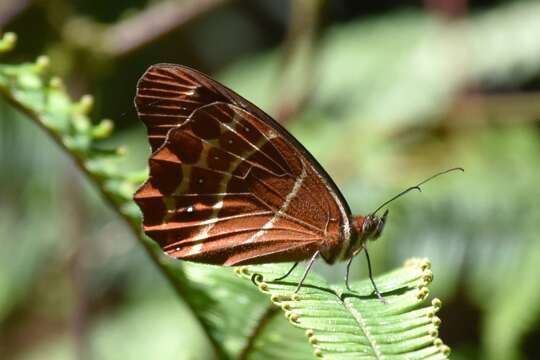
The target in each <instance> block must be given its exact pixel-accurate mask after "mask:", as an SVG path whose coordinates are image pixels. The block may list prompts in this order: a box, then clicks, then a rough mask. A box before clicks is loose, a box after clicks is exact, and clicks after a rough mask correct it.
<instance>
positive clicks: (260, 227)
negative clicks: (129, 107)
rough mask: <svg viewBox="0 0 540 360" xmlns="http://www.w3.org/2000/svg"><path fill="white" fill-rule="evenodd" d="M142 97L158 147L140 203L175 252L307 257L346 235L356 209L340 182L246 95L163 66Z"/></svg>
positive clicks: (233, 260) (223, 257) (152, 73)
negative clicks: (352, 210)
mask: <svg viewBox="0 0 540 360" xmlns="http://www.w3.org/2000/svg"><path fill="white" fill-rule="evenodd" d="M135 101H136V105H137V109H138V112H139V116H140V118H141V119H142V120H143V121H144V122H145V124H146V125H147V128H148V133H149V138H150V143H151V145H152V149H153V150H155V151H154V153H153V154H152V156H151V158H150V161H149V165H150V178H149V180H148V181H147V182H146V183H145V184H144V185H143V186H142V187H141V188H140V189H139V190H138V191H137V193H136V195H135V201H136V202H137V203H138V204H139V206H140V207H141V209H142V212H143V216H144V220H143V224H144V230H145V232H146V233H147V234H148V235H149V236H150V237H152V238H153V239H155V240H156V241H157V242H158V243H159V244H160V246H161V247H162V248H163V249H164V250H165V252H167V253H168V254H170V255H171V256H174V257H177V258H181V259H186V260H192V261H198V262H206V263H213V264H225V265H236V264H251V263H264V262H279V261H300V260H303V259H306V258H308V257H310V256H311V255H312V254H313V253H314V252H315V251H317V250H320V249H321V248H324V247H328V248H330V247H333V248H335V249H337V246H336V243H338V242H340V241H341V242H345V243H346V242H347V241H348V240H349V238H350V234H349V233H348V231H349V223H348V221H349V210H348V207H347V205H346V204H345V203H344V201H342V198H341V195H340V194H339V192H337V193H336V191H337V190H334V189H333V187H335V185H333V183H332V182H331V180H329V178H328V179H326V178H325V176H326V177H327V175H326V174H325V173H324V172H321V169H320V166H319V165H318V164H317V163H316V162H315V161H314V160H313V158H312V157H311V156H310V155H309V154H307V152H306V151H305V150H304V149H303V148H302V147H301V145H299V144H298V143H297V142H296V141H294V140H291V139H292V137H291V136H290V135H289V134H288V133H286V131H285V130H284V129H283V128H281V127H280V126H279V125H278V124H277V123H276V122H275V121H273V120H271V119H270V118H269V117H268V116H267V115H266V114H264V112H262V111H261V110H259V109H257V108H256V107H255V106H254V105H252V104H251V103H249V102H248V101H247V100H245V99H243V98H241V97H240V96H239V95H237V94H235V93H234V92H232V91H231V90H229V89H227V88H225V87H224V86H222V85H220V84H219V83H217V82H215V81H213V80H211V79H209V78H207V77H206V76H204V75H202V74H200V73H198V72H196V71H194V70H191V69H189V68H185V67H180V66H177V65H169V64H166V65H155V66H153V67H151V68H150V69H149V70H148V71H147V73H146V74H145V75H143V77H142V78H141V80H140V81H139V85H138V92H137V96H136V99H135ZM345 245H346V244H345Z"/></svg>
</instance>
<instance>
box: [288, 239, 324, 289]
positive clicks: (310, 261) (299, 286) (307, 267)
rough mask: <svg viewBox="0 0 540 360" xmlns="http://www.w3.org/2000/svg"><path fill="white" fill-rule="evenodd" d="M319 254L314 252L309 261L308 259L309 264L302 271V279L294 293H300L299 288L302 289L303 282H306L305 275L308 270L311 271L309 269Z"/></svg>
mask: <svg viewBox="0 0 540 360" xmlns="http://www.w3.org/2000/svg"><path fill="white" fill-rule="evenodd" d="M319 254H320V251H318V250H317V251H316V252H315V254H313V256H312V257H311V259H309V262H308V264H307V266H306V270H305V271H304V274H303V275H302V278H301V279H300V282H299V283H298V286H297V287H296V290H294V293H295V294H296V293H298V291H300V288H301V287H302V284H303V283H304V280H306V276H307V274H308V273H309V270H310V269H311V267H312V266H313V263H314V262H315V260H317V257H318V256H319Z"/></svg>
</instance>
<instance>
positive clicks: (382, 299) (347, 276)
mask: <svg viewBox="0 0 540 360" xmlns="http://www.w3.org/2000/svg"><path fill="white" fill-rule="evenodd" d="M361 250H364V252H365V253H366V259H367V264H368V274H369V280H371V284H372V285H373V289H374V291H375V294H376V295H377V297H378V298H379V300H381V301H382V302H383V303H385V304H386V300H385V299H384V297H383V296H382V294H381V292H380V291H379V289H377V285H376V284H375V280H373V273H372V271H371V261H370V259H369V253H368V252H367V248H366V247H364V248H360V249H358V250H356V251H355V252H354V253H353V255H352V256H351V258H350V259H349V261H348V262H347V271H346V273H345V287H346V288H347V290H349V291H354V290H353V289H351V286H350V285H349V272H350V269H351V264H352V261H353V259H354V257H355V256H356V255H357V254H358V253H359V252H360V251H361Z"/></svg>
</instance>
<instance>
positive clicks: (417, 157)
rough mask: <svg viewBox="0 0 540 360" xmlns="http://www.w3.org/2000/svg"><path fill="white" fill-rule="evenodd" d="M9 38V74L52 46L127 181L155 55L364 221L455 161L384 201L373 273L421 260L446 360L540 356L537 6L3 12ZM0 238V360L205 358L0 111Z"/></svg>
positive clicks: (199, 337) (116, 238)
mask: <svg viewBox="0 0 540 360" xmlns="http://www.w3.org/2000/svg"><path fill="white" fill-rule="evenodd" d="M0 30H1V31H2V32H4V31H13V32H15V33H17V35H18V39H19V40H18V46H17V48H16V50H15V51H13V52H11V53H8V54H5V55H2V59H1V60H0V61H1V62H3V63H6V62H7V63H18V62H23V61H33V60H34V59H35V58H37V57H38V56H39V55H42V54H46V55H48V56H49V57H50V61H51V72H53V73H55V74H58V75H60V76H61V77H62V78H64V79H65V82H66V85H67V88H68V89H69V92H70V93H71V94H72V95H73V96H74V97H76V98H77V97H80V96H81V95H83V94H87V93H90V94H93V95H94V97H95V107H94V110H93V113H92V117H93V118H94V119H96V120H97V119H101V118H111V119H113V120H114V122H115V124H116V128H117V131H116V133H115V134H116V135H115V137H114V139H113V142H114V144H125V145H126V148H127V155H126V161H125V166H126V169H128V168H129V169H137V168H143V167H144V166H145V163H146V157H147V156H148V155H149V146H148V144H147V141H146V139H145V132H144V129H143V127H142V125H141V123H139V121H138V120H137V117H136V114H135V111H134V107H133V96H134V92H135V85H136V82H137V80H138V78H139V77H140V76H141V74H142V73H143V72H144V71H145V69H146V68H147V67H148V66H149V65H151V64H154V63H158V62H172V63H179V64H185V65H189V66H192V67H194V68H196V69H199V70H201V71H203V72H205V73H208V74H211V75H212V76H214V77H215V78H217V79H219V80H221V81H222V82H224V83H225V84H226V85H228V86H229V87H231V88H233V89H235V90H236V91H238V92H239V93H240V94H242V95H243V96H245V97H246V98H248V99H250V100H251V101H253V102H254V103H256V104H258V105H260V106H261V107H262V108H263V109H264V110H266V111H268V112H269V113H270V114H272V115H273V116H275V117H276V118H277V119H278V120H280V121H282V122H283V123H284V124H285V126H286V127H287V128H288V129H289V130H290V131H291V132H292V133H293V134H294V135H295V136H296V137H297V138H298V139H299V140H300V141H301V142H302V143H303V144H304V145H305V146H306V147H307V148H308V149H309V150H310V151H311V152H312V153H313V155H314V156H315V157H316V158H317V159H319V161H320V162H321V164H322V165H323V166H324V167H325V168H326V169H327V170H328V172H329V173H330V174H331V176H332V177H333V178H334V180H335V181H336V183H337V184H338V185H339V187H340V188H341V189H342V192H343V194H344V195H345V197H346V198H347V200H348V201H349V203H350V205H351V208H352V209H353V212H355V213H367V212H369V211H371V210H373V209H374V208H375V207H377V205H378V204H380V203H381V202H383V201H384V200H386V199H387V198H388V197H390V196H391V195H393V194H394V193H395V192H397V191H399V190H401V189H403V188H405V187H407V186H410V185H412V184H414V183H415V182H417V181H418V180H420V179H422V178H424V177H426V176H428V175H430V174H432V173H435V172H437V171H439V170H443V169H445V168H448V167H453V166H463V167H464V168H465V169H466V172H465V173H464V174H458V173H456V174H452V175H448V176H446V177H443V178H440V179H437V180H436V181H433V182H431V183H429V184H426V185H425V187H424V189H423V190H424V191H423V192H422V193H411V194H409V195H407V196H406V197H404V198H402V199H400V200H398V201H396V202H395V203H393V204H392V205H391V206H390V215H389V221H388V224H387V227H386V230H385V233H384V235H383V237H382V238H381V239H380V240H379V241H378V242H377V243H374V244H373V245H372V246H371V256H372V258H373V259H372V260H373V262H374V267H375V269H374V270H375V272H376V273H381V272H383V271H385V270H388V269H390V268H393V267H395V266H397V265H399V264H401V263H402V262H403V261H405V259H407V258H409V257H413V256H426V257H428V258H429V259H430V260H431V261H432V264H433V272H434V274H435V280H434V282H433V284H432V285H431V286H430V289H431V292H432V294H434V295H436V296H437V297H439V298H440V299H441V300H442V302H443V308H442V312H441V313H440V314H439V315H440V317H441V318H442V321H443V324H442V327H441V334H440V336H441V337H442V339H443V340H444V341H445V343H446V344H448V345H449V346H450V347H451V348H452V354H453V358H454V359H477V358H483V359H507V360H512V359H533V358H538V357H540V348H539V346H538V343H539V341H540V281H539V276H540V265H539V264H540V237H539V233H540V232H539V230H540V229H539V224H540V207H539V202H540V186H539V184H540V126H539V125H540V3H539V2H535V1H503V0H500V1H474V2H473V1H467V0H460V1H448V0H425V1H355V0H350V1H345V0H341V1H338V0H335V1H331V0H327V1H323V0H320V1H315V0H313V1H310V0H297V1H270V0H257V1H240V0H237V1H224V0H203V1H187V0H186V1H180V0H178V1H173V0H164V1H157V0H156V1H143V0H136V1H128V0H121V1H119V0H117V1H106V0H92V1H91V0H77V1H68V0H51V1H37V0H35V1H31V0H1V2H0ZM110 145H112V144H111V143H110V142H109V143H106V144H104V146H110ZM0 244H1V247H0V358H2V359H73V358H78V359H91V358H95V359H128V358H129V359H148V358H154V359H173V358H174V359H207V358H208V359H211V358H212V356H213V355H212V354H213V353H212V352H211V350H210V348H209V344H208V339H206V338H205V336H204V334H203V333H202V332H201V331H200V329H199V328H198V324H197V323H196V322H195V321H194V320H193V315H192V314H191V313H190V312H189V310H188V309H187V307H185V306H184V305H183V303H182V301H181V300H179V299H178V297H177V296H176V295H175V294H174V293H173V291H172V290H171V289H170V287H169V285H168V283H167V282H166V280H165V279H164V278H163V277H162V275H161V274H160V273H158V272H157V271H156V268H155V266H153V265H152V264H151V262H150V261H149V259H148V257H147V255H146V254H145V253H144V252H143V250H142V248H141V246H140V245H139V244H138V243H137V242H136V241H134V239H133V238H132V236H131V233H130V232H129V231H127V228H126V226H125V225H124V224H123V223H122V222H121V221H120V220H119V219H118V217H117V215H116V214H114V213H113V212H112V211H110V210H109V209H108V208H107V207H106V206H105V205H104V203H103V201H102V200H101V199H100V198H99V197H98V196H97V194H96V193H95V191H94V189H92V188H91V187H90V186H88V184H87V183H86V182H85V181H84V180H83V179H82V177H81V176H80V175H79V173H78V171H77V169H76V168H75V167H74V166H73V165H72V164H71V162H70V161H68V159H67V157H66V156H65V155H64V154H62V153H61V152H60V151H59V150H58V148H57V146H55V144H53V142H52V141H50V140H49V139H48V138H47V137H46V136H45V135H44V133H43V132H42V131H41V130H40V129H38V128H37V127H36V126H35V124H33V123H31V122H30V121H28V119H26V118H25V117H24V116H22V115H20V114H19V113H17V112H15V111H14V110H13V109H12V108H11V107H10V106H9V105H7V104H6V103H4V102H2V101H0ZM354 264H355V265H354V275H355V277H364V276H366V268H365V264H364V262H363V259H358V260H357V261H356V262H355V263H354ZM224 271H226V270H224ZM319 271H320V272H323V273H326V274H327V277H328V278H330V279H332V280H334V281H342V275H343V266H335V267H332V268H329V267H327V266H324V265H319Z"/></svg>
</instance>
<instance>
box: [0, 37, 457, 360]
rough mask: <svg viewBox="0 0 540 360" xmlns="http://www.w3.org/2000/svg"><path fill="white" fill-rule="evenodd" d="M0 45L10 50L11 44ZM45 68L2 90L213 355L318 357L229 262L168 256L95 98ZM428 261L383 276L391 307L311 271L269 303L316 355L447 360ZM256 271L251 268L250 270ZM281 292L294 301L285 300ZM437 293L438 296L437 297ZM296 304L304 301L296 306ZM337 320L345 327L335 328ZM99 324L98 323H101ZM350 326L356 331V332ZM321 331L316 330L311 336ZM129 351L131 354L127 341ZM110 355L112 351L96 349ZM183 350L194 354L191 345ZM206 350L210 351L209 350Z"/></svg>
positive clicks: (44, 62)
mask: <svg viewBox="0 0 540 360" xmlns="http://www.w3.org/2000/svg"><path fill="white" fill-rule="evenodd" d="M14 41H15V40H14V36H13V33H7V34H6V35H5V36H4V38H3V39H2V40H0V45H2V44H6V43H7V44H8V45H10V44H12V43H14ZM4 48H5V49H10V48H11V46H5V47H4ZM48 66H49V59H48V58H47V57H45V56H40V57H39V58H38V59H37V61H36V62H35V63H30V64H20V65H17V64H16V65H0V93H1V94H2V95H3V96H4V98H5V99H6V100H7V102H8V103H9V104H10V105H12V106H13V107H14V108H16V109H18V110H19V111H20V112H22V113H23V114H25V115H26V116H28V117H29V118H30V119H32V120H33V121H34V122H35V123H36V124H37V125H40V126H41V127H43V129H44V130H45V131H46V132H47V133H48V134H49V135H50V137H51V138H52V139H54V140H55V141H56V142H57V143H58V145H59V146H60V147H61V148H62V149H64V150H65V151H66V152H67V153H69V154H70V156H71V158H72V160H74V162H75V164H76V165H77V166H78V168H79V169H80V170H81V171H82V173H83V174H84V175H86V177H88V179H89V180H90V181H91V182H92V183H93V184H94V185H95V186H96V187H97V189H98V191H99V192H100V193H101V195H102V197H103V198H104V200H106V201H107V202H108V203H109V204H110V205H111V207H112V208H113V209H115V210H116V211H117V212H118V213H119V214H120V215H121V216H122V217H123V219H124V220H126V222H127V223H128V224H129V225H130V226H131V229H132V230H133V232H134V234H135V235H136V236H137V237H138V239H139V240H140V242H141V243H142V244H143V245H144V246H145V248H146V250H147V251H148V253H149V255H150V257H151V258H152V260H154V262H155V263H156V265H158V267H159V269H160V270H161V271H162V272H163V274H164V275H165V276H166V277H167V278H168V279H169V281H170V282H171V285H173V287H174V288H175V289H176V290H177V294H178V296H179V297H180V298H181V300H183V301H185V304H186V305H187V306H188V307H189V309H190V310H191V312H192V314H191V315H192V316H193V317H194V318H196V319H197V320H198V321H199V324H200V325H201V327H202V330H203V331H205V332H206V335H207V337H208V340H209V341H210V342H211V343H212V345H213V350H214V354H213V355H214V356H216V357H219V358H242V359H245V358H250V359H252V358H258V357H261V358H281V357H283V353H281V354H277V352H276V351H272V349H265V348H264V347H263V345H261V344H264V343H265V342H266V341H267V340H266V338H267V337H268V338H270V339H272V343H271V345H273V346H276V347H278V348H279V349H282V348H283V346H282V345H281V344H280V342H281V343H284V344H285V343H286V344H287V346H286V349H289V350H286V352H290V348H292V351H293V352H295V353H298V354H303V356H304V355H305V356H313V355H312V354H311V353H312V352H311V351H308V350H307V349H308V347H307V346H306V345H305V344H304V343H303V342H299V341H298V340H300V337H299V336H298V335H296V340H297V341H296V342H293V343H290V342H289V341H288V339H287V338H285V337H283V336H278V337H277V338H276V336H274V334H273V333H269V332H268V330H267V328H266V325H267V323H269V322H270V321H271V317H274V315H275V313H276V311H275V309H274V308H273V307H271V305H269V304H267V303H266V302H265V301H264V298H263V297H262V296H261V295H260V294H258V293H257V292H255V291H254V290H253V289H252V287H251V285H250V284H249V283H248V282H246V281H244V282H242V281H241V280H240V279H239V278H238V277H236V276H234V274H233V273H231V272H230V270H224V269H222V268H220V267H217V266H201V265H194V264H191V265H186V266H181V262H179V261H176V260H172V259H171V258H169V257H167V256H166V255H165V254H164V253H163V251H162V250H161V249H159V247H158V246H157V245H156V244H154V243H153V242H152V241H151V240H150V239H148V238H146V237H145V236H144V234H142V233H141V231H140V228H141V224H140V220H139V219H140V216H139V213H138V211H136V210H134V209H133V208H134V204H133V202H132V200H131V195H132V194H133V192H134V190H135V186H136V185H137V184H139V183H140V182H141V179H140V175H138V174H137V173H132V172H129V171H125V170H124V171H119V168H120V166H119V165H118V164H116V161H118V160H119V158H120V157H121V155H122V154H123V151H121V148H117V149H112V150H102V149H101V148H100V146H99V140H103V139H105V138H107V137H109V136H110V134H111V132H112V122H111V121H109V120H106V119H105V120H102V121H101V122H99V123H98V124H97V125H92V124H91V122H90V119H89V117H88V116H87V113H88V112H89V111H90V108H91V105H92V102H93V99H92V97H90V96H89V95H85V96H83V97H82V98H81V99H80V101H78V102H72V101H71V99H70V98H69V96H68V95H67V93H66V92H65V88H64V85H63V83H62V81H61V80H60V79H59V78H55V77H52V78H50V77H49V76H48V73H47V71H46V70H47V68H48ZM111 160H112V162H111ZM67 188H68V189H69V188H70V186H69V185H68V186H67ZM70 195H73V194H71V193H70ZM82 222H83V221H82V219H75V221H74V222H73V223H72V224H71V225H72V226H73V227H75V226H77V227H81V228H83V226H82V225H81V223H82ZM70 230H71V229H70ZM70 233H71V234H74V231H70V232H69V233H68V234H70ZM75 236H76V235H75ZM77 240H79V239H77ZM84 250H86V249H85V248H83V247H79V248H77V249H76V250H75V254H74V255H73V256H74V259H73V260H72V261H74V263H73V264H72V266H71V268H70V271H71V272H72V274H71V275H72V279H71V280H72V282H73V283H72V285H73V288H74V289H73V290H74V292H75V293H76V294H75V295H76V296H80V295H82V289H81V288H80V287H79V284H78V283H77V281H78V280H79V277H80V275H81V274H80V272H79V271H80V269H79V263H78V261H77V260H78V258H77V257H76V256H77V255H78V256H82V255H83V254H85V253H84V252H83V251H84ZM285 266H286V265H285ZM429 267H430V264H429V263H428V262H426V261H413V262H411V263H410V264H409V265H407V266H405V267H404V268H403V269H401V270H397V271H395V272H394V273H393V274H390V275H387V276H385V277H381V278H378V280H377V281H378V282H379V284H380V286H381V290H382V291H383V293H387V294H388V295H387V299H388V300H387V301H388V305H386V304H383V303H382V302H380V301H379V300H378V299H377V297H376V296H374V295H373V294H371V292H372V287H371V283H370V282H369V281H367V280H366V281H364V283H363V284H361V285H360V288H359V291H358V292H359V295H351V294H346V293H344V291H343V289H341V288H339V287H333V288H330V287H329V285H328V284H327V283H324V282H322V281H321V280H315V281H314V280H313V278H314V276H310V277H308V278H307V281H306V284H305V287H306V288H309V287H313V288H314V289H315V291H311V293H307V294H305V292H306V291H303V292H302V294H301V295H299V294H295V293H294V292H293V289H295V287H296V285H295V283H297V282H298V281H299V280H300V279H299V277H298V276H292V275H291V278H292V279H293V280H296V282H294V283H289V284H288V285H282V284H275V285H273V288H274V292H270V293H271V294H272V301H273V302H274V303H276V304H278V305H281V306H282V309H283V310H284V311H285V314H286V315H287V317H288V318H289V321H290V322H291V323H292V324H294V325H297V326H300V327H302V328H304V329H307V332H309V334H308V337H309V343H310V344H311V345H312V346H313V347H314V351H313V354H314V355H315V356H317V357H320V356H325V357H337V358H343V357H349V358H350V357H355V356H358V355H363V356H367V357H369V358H379V357H380V356H382V355H385V356H386V355H389V356H396V355H400V356H405V355H406V356H408V357H410V358H418V359H419V358H430V359H444V358H447V354H448V353H449V348H448V347H447V346H445V345H444V344H443V343H442V341H441V340H440V339H439V338H438V330H437V328H438V325H439V324H440V320H439V319H438V318H436V317H435V316H434V314H435V312H436V311H437V310H438V308H439V307H440V305H439V306H437V307H435V305H434V306H432V307H424V308H419V305H420V304H421V303H422V301H423V300H425V298H426V297H427V295H428V290H427V288H426V285H427V283H429V282H430V281H431V279H432V276H433V275H432V273H431V271H430V270H429ZM186 269H187V271H186ZM285 270H286V268H285V267H284V266H283V265H280V266H276V267H269V266H266V267H264V266H259V267H244V268H238V269H237V272H238V274H242V275H247V278H248V279H249V278H250V277H251V278H252V280H254V281H253V283H254V284H255V279H256V278H257V277H262V276H263V275H262V274H264V275H266V276H268V275H271V276H273V277H277V276H278V275H276V274H282V273H283V272H284V271H285ZM250 273H253V275H251V276H250ZM255 275H256V276H255ZM254 276H255V277H254ZM259 281H261V280H259ZM258 286H259V289H260V290H261V291H263V292H267V290H268V284H266V283H260V284H259V285H258ZM276 289H277V291H276ZM8 293H9V291H6V294H8ZM276 297H277V298H278V299H277V300H276ZM285 297H287V298H289V299H290V301H288V300H285V299H284V298H285ZM76 300H79V301H80V303H79V304H78V305H79V306H80V307H76V308H75V311H74V315H75V318H74V321H75V323H76V325H77V329H78V330H79V331H77V332H76V335H77V336H78V337H77V338H76V339H77V340H78V341H77V342H76V345H77V348H76V353H78V354H79V356H86V354H87V353H88V352H89V349H88V348H87V347H88V345H87V344H86V338H87V337H86V336H85V335H86V332H87V331H89V329H87V328H86V327H85V326H84V320H85V319H84V313H83V312H82V311H84V309H83V308H82V306H84V302H83V301H81V299H76ZM434 301H437V302H439V303H440V301H439V300H434ZM293 306H294V307H298V308H299V309H297V310H296V311H291V307H293ZM313 319H315V321H313ZM336 324H342V326H340V327H339V328H338V327H336ZM96 326H97V327H98V329H99V326H98V325H96ZM287 326H290V325H287V324H286V323H283V322H282V323H281V327H282V328H284V327H287ZM167 330H168V329H167ZM351 331H354V333H353V334H351ZM284 332H288V330H284ZM315 332H316V334H317V337H315V336H314V334H315ZM171 334H172V332H171ZM94 338H95V342H96V343H98V344H99V343H100V341H99V340H100V336H99V333H97V334H95V335H94ZM108 338H114V336H109V337H108ZM315 340H316V341H315ZM113 341H114V340H113ZM304 341H305V340H304ZM113 348H114V347H113ZM63 350H64V351H65V347H63V346H60V348H58V349H55V351H63ZM115 354H117V353H115ZM127 354H134V352H133V351H132V350H131V349H129V351H127ZM165 355H166V354H164V356H165ZM56 356H61V355H59V354H57V355H56ZM107 356H108V355H107V353H106V352H104V353H102V354H101V355H100V357H107ZM185 356H191V354H190V353H189V352H186V353H185ZM193 356H195V355H193ZM205 357H212V355H210V354H207V355H206V356H205Z"/></svg>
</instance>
